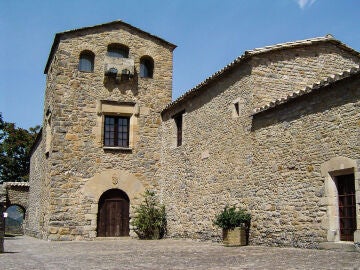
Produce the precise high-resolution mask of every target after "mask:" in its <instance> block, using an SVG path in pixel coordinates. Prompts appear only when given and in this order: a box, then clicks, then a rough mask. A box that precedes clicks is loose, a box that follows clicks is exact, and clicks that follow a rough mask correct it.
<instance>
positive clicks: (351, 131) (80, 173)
mask: <svg viewBox="0 0 360 270" xmlns="http://www.w3.org/2000/svg"><path fill="white" fill-rule="evenodd" d="M174 48H175V46H174V45H172V44H171V43H168V42H166V41H164V40H162V39H160V38H158V37H155V36H153V35H150V34H148V33H145V32H143V31H142V30H140V29H137V28H135V27H133V26H130V25H128V24H126V23H123V22H119V21H118V22H112V23H108V24H104V25H98V26H94V27H87V28H82V29H77V30H72V31H67V32H63V33H59V34H57V35H56V36H55V41H54V44H53V47H52V49H51V52H50V56H49V61H48V63H47V65H46V69H45V73H46V74H47V87H46V94H45V107H44V122H43V130H42V134H41V136H39V138H38V141H37V144H36V146H35V147H34V151H33V155H32V160H31V174H30V179H31V180H30V204H29V211H28V212H29V213H28V220H27V229H28V233H30V234H32V235H36V236H38V237H43V238H47V239H54V240H68V239H69V240H71V239H89V238H90V239H91V238H94V237H96V236H111V235H115V236H121V235H128V234H129V230H130V229H131V228H130V227H129V224H128V221H129V217H131V215H132V212H131V209H132V208H131V207H129V205H130V206H135V205H137V204H138V203H139V201H140V200H141V198H140V194H141V193H142V192H143V191H144V190H145V189H146V188H151V189H154V190H156V191H157V192H158V194H159V196H160V198H161V200H162V201H163V203H164V204H165V205H166V207H167V215H168V235H169V236H170V237H190V238H198V239H218V238H219V236H220V234H221V231H220V230H219V229H218V228H216V227H214V225H213V223H212V222H213V219H214V216H215V215H216V213H218V212H219V211H220V210H221V209H222V208H223V207H224V206H225V205H227V204H228V205H232V204H235V205H238V206H242V207H244V208H245V209H247V210H248V211H249V212H251V214H252V222H251V229H250V243H252V244H265V245H287V246H297V247H314V248H317V247H319V245H321V243H325V242H333V243H335V242H339V241H340V240H342V241H348V242H350V243H353V242H360V231H359V230H360V214H359V211H360V209H359V203H360V186H359V181H360V173H359V168H360V145H359V139H360V122H359V119H360V117H359V116H360V111H359V108H360V100H359V96H360V89H359V86H360V80H359V76H360V74H359V73H360V69H359V63H360V57H359V56H360V55H359V53H358V52H357V51H355V50H353V49H351V48H350V47H348V46H346V45H345V44H343V43H341V42H340V41H338V40H336V39H334V38H333V37H332V36H330V35H328V36H325V37H320V38H313V39H308V40H302V41H296V42H289V43H283V44H277V45H273V46H268V47H265V48H259V49H254V50H251V51H246V52H245V53H244V54H243V55H242V56H240V57H238V58H237V59H235V60H234V61H233V62H232V63H230V64H229V65H228V66H226V67H224V68H223V69H221V70H220V71H218V72H216V73H215V74H214V75H212V76H211V77H209V78H208V79H206V80H205V81H204V82H202V83H200V84H199V85H197V86H195V87H194V88H193V89H191V90H189V91H188V92H186V93H185V94H184V95H182V96H181V97H179V98H178V99H177V100H175V101H173V102H171V84H172V51H173V49H174ZM119 55H120V56H119ZM120 71H121V72H120ZM116 121H118V122H116ZM114 123H116V124H114ZM124 126H125V130H127V132H125V133H124V132H123V131H121V132H120V130H123V129H124ZM114 127H116V130H117V132H114V131H113V128H114ZM113 137H114V138H115V137H116V139H117V141H118V143H119V144H120V145H113V144H114V138H113ZM123 138H126V140H125V142H123V141H124V140H123ZM129 209H130V212H129ZM114 213H116V215H114ZM108 216H113V219H114V220H115V224H118V226H117V227H119V228H120V229H116V228H113V227H112V226H109V225H108V224H109V223H110V221H109V220H108V219H107V218H106V217H108ZM113 223H114V222H113Z"/></svg>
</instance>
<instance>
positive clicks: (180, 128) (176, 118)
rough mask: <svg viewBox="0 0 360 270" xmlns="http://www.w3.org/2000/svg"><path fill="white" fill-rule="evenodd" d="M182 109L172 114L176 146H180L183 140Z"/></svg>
mask: <svg viewBox="0 0 360 270" xmlns="http://www.w3.org/2000/svg"><path fill="white" fill-rule="evenodd" d="M184 112H185V111H182V112H180V113H178V114H176V115H174V116H173V118H174V121H175V125H176V146H181V145H182V141H183V114H184Z"/></svg>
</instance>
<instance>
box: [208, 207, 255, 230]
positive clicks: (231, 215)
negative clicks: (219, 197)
mask: <svg viewBox="0 0 360 270" xmlns="http://www.w3.org/2000/svg"><path fill="white" fill-rule="evenodd" d="M250 220H251V215H250V214H249V213H247V212H246V211H245V210H244V209H241V208H239V209H236V207H235V206H232V207H229V206H225V208H224V210H223V211H222V212H221V213H220V214H218V215H217V216H216V217H215V220H214V224H215V225H217V226H219V227H220V228H222V229H225V230H229V229H234V228H235V227H239V226H242V225H244V226H245V227H248V226H249V224H250Z"/></svg>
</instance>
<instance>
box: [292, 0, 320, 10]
mask: <svg viewBox="0 0 360 270" xmlns="http://www.w3.org/2000/svg"><path fill="white" fill-rule="evenodd" d="M315 1H316V0H296V2H297V3H298V5H299V7H300V8H301V9H304V8H305V7H310V6H311V5H312V4H314V3H315Z"/></svg>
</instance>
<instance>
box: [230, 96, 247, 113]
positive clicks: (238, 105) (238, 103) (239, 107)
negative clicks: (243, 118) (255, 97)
mask: <svg viewBox="0 0 360 270" xmlns="http://www.w3.org/2000/svg"><path fill="white" fill-rule="evenodd" d="M230 110H231V114H232V118H238V117H240V115H241V111H243V110H244V101H242V100H241V98H237V99H235V100H233V101H232V102H231V106H230Z"/></svg>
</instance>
